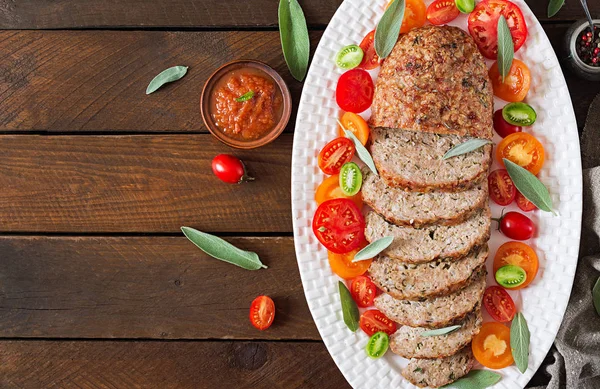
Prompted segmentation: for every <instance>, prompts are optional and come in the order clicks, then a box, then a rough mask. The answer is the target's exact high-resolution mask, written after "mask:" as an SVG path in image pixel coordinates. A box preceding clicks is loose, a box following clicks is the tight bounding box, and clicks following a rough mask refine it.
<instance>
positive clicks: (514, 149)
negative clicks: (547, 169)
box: [496, 132, 545, 174]
mask: <svg viewBox="0 0 600 389" xmlns="http://www.w3.org/2000/svg"><path fill="white" fill-rule="evenodd" d="M544 154H545V153H544V146H542V144H541V143H540V141H539V140H537V139H536V138H535V137H534V136H533V135H531V134H528V133H526V132H515V133H514V134H510V135H509V136H507V137H506V138H504V139H502V141H501V142H500V143H499V144H498V147H497V148H496V159H497V160H498V162H500V164H501V165H502V166H504V161H502V160H503V159H504V158H506V159H508V160H509V161H511V162H514V163H516V164H517V165H519V166H521V167H523V168H525V169H527V170H529V171H530V172H531V173H533V174H538V173H539V172H540V170H542V166H543V165H544V157H545V155H544Z"/></svg>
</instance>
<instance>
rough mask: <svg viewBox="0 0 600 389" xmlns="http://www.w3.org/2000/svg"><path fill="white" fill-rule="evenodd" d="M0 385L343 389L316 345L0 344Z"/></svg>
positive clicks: (104, 388) (321, 348)
mask: <svg viewBox="0 0 600 389" xmlns="http://www.w3.org/2000/svg"><path fill="white" fill-rule="evenodd" d="M0 358H1V359H2V364H0V386H1V387H2V388H4V389H22V388H32V389H33V388H61V389H63V388H64V389H70V388H78V389H79V388H85V389H92V388H93V389H117V388H131V389H136V388H139V389H141V388H144V389H152V388H156V389H175V388H177V389H188V388H189V389H192V388H194V389H204V388H239V389H243V388H248V389H260V388H265V389H266V388H281V389H294V388H303V389H305V388H319V389H345V388H350V386H349V385H348V383H347V382H346V381H345V380H344V377H343V376H342V374H341V373H340V371H339V370H338V368H337V367H336V366H335V364H334V362H333V360H332V359H331V357H330V356H329V354H328V353H327V350H326V349H325V346H324V345H323V344H322V343H297V342H281V343H279V342H278V343H268V342H223V341H221V342H135V341H133V342H89V341H87V342H86V341H82V342H74V341H71V342H56V341H2V342H0Z"/></svg>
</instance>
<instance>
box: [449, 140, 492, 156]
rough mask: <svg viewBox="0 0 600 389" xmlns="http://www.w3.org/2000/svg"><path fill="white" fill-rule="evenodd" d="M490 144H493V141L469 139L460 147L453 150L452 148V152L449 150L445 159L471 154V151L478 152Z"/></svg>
mask: <svg viewBox="0 0 600 389" xmlns="http://www.w3.org/2000/svg"><path fill="white" fill-rule="evenodd" d="M489 143H492V141H491V140H487V139H477V138H473V139H469V140H468V141H466V142H463V143H461V144H459V145H456V146H454V147H453V148H451V149H450V150H448V151H447V152H446V154H444V159H448V158H452V157H456V156H458V155H462V154H467V153H470V152H471V151H474V150H477V149H478V148H480V147H483V146H485V145H487V144H489Z"/></svg>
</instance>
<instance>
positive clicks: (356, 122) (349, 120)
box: [338, 112, 371, 146]
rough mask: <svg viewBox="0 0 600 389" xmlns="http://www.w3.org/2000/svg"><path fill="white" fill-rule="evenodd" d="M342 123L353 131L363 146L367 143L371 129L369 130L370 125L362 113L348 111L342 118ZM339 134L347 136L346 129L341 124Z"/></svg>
mask: <svg viewBox="0 0 600 389" xmlns="http://www.w3.org/2000/svg"><path fill="white" fill-rule="evenodd" d="M340 123H342V126H344V128H345V129H346V130H348V131H350V132H352V133H353V134H354V136H356V137H357V138H358V140H359V141H360V143H362V145H363V146H364V145H366V144H367V141H368V140H369V133H370V132H371V130H369V125H368V124H367V122H366V121H365V119H363V118H362V117H361V116H360V115H357V114H355V113H352V112H346V113H345V114H343V115H342V117H341V118H340ZM338 134H339V136H346V134H344V130H343V129H342V127H340V126H338Z"/></svg>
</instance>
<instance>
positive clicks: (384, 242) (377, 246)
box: [352, 236, 394, 262]
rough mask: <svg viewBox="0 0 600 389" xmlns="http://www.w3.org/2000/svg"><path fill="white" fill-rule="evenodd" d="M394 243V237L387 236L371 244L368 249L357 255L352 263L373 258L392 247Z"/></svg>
mask: <svg viewBox="0 0 600 389" xmlns="http://www.w3.org/2000/svg"><path fill="white" fill-rule="evenodd" d="M393 241H394V237H393V236H385V237H383V238H380V239H377V240H376V241H374V242H371V243H369V245H368V246H367V247H365V248H364V249H362V250H360V251H359V252H358V253H356V255H355V256H354V259H353V260H352V262H358V261H364V260H365V259H371V258H373V257H374V256H376V255H377V254H379V253H380V252H382V251H383V250H385V249H387V248H388V247H390V245H391V244H392V242H393Z"/></svg>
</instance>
